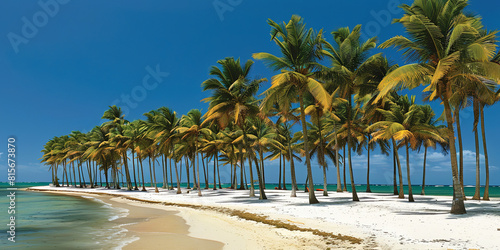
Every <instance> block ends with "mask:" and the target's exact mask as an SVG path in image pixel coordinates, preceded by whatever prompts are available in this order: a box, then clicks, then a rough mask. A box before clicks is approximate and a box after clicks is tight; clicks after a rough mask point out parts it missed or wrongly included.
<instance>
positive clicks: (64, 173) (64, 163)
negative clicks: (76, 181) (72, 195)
mask: <svg viewBox="0 0 500 250" xmlns="http://www.w3.org/2000/svg"><path fill="white" fill-rule="evenodd" d="M63 170H64V172H63V183H64V175H66V186H67V187H69V178H68V171H66V160H65V161H63Z"/></svg>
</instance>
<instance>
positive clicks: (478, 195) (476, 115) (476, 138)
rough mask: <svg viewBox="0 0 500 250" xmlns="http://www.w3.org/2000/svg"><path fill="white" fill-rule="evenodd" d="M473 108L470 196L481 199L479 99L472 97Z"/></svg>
mask: <svg viewBox="0 0 500 250" xmlns="http://www.w3.org/2000/svg"><path fill="white" fill-rule="evenodd" d="M473 107H474V108H473V109H474V129H473V130H474V142H475V146H476V191H475V192H474V196H473V197H472V199H473V200H480V199H481V193H480V190H481V183H480V175H479V170H480V158H479V157H480V156H481V155H480V152H479V133H478V131H477V124H478V122H479V101H478V100H477V98H475V97H474V100H473Z"/></svg>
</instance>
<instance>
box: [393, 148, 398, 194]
mask: <svg viewBox="0 0 500 250" xmlns="http://www.w3.org/2000/svg"><path fill="white" fill-rule="evenodd" d="M392 163H393V165H394V178H393V179H394V194H395V195H399V192H398V182H397V180H396V174H397V170H396V169H397V168H396V149H395V148H394V149H393V150H392Z"/></svg>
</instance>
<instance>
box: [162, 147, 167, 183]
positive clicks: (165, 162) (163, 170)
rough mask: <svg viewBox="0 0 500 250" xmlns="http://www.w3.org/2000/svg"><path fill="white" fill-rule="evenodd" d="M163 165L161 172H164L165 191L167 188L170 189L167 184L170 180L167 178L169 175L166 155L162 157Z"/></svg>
mask: <svg viewBox="0 0 500 250" xmlns="http://www.w3.org/2000/svg"><path fill="white" fill-rule="evenodd" d="M161 163H162V168H161V170H162V174H163V176H162V177H163V178H162V179H163V180H162V181H163V186H162V188H163V189H167V187H168V184H167V182H168V178H167V175H168V173H167V160H166V159H165V154H162V155H161Z"/></svg>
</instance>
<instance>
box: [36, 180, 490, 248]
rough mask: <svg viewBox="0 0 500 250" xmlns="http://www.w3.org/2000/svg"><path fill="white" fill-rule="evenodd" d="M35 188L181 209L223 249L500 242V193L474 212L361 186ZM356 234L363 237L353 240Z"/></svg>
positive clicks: (443, 200) (197, 233) (192, 231)
mask: <svg viewBox="0 0 500 250" xmlns="http://www.w3.org/2000/svg"><path fill="white" fill-rule="evenodd" d="M29 190H32V191H51V192H57V193H65V192H68V191H70V192H77V193H78V194H80V195H81V194H84V195H87V194H89V193H90V194H97V195H101V196H103V197H110V199H111V200H112V201H114V202H120V201H121V202H122V203H123V202H125V203H126V204H128V205H132V204H134V205H137V206H141V207H154V208H155V209H164V210H167V211H168V210H170V211H177V213H178V214H177V215H178V216H180V217H181V218H182V219H184V220H185V221H186V224H187V225H189V234H188V235H189V236H190V237H194V238H199V239H209V240H212V241H216V242H217V241H218V242H219V243H220V242H221V243H222V244H223V248H224V249H242V246H244V247H243V248H246V249H263V248H266V247H267V248H272V249H275V248H276V249H280V248H282V249H303V248H309V249H326V248H328V247H331V248H354V249H365V248H371V249H375V248H376V249H420V248H426V249H446V248H454V249H464V248H478V249H492V248H494V247H495V242H494V240H492V238H491V237H490V236H489V235H491V234H492V233H494V234H497V233H499V232H498V231H497V228H498V227H500V225H498V223H496V224H495V221H496V222H498V221H499V218H500V211H499V209H498V207H500V202H499V201H500V199H492V201H489V202H484V201H481V202H479V201H467V202H466V205H467V207H468V214H467V215H461V216H458V215H451V214H449V213H448V212H449V211H448V208H449V203H451V197H446V196H420V195H416V196H415V199H416V201H417V202H415V203H409V202H407V201H406V200H402V199H397V198H396V197H395V196H393V195H389V194H373V193H360V194H359V195H360V199H361V202H352V201H350V195H351V194H350V193H346V192H345V193H335V192H330V196H329V197H323V196H318V198H319V199H320V202H321V203H320V204H318V205H309V204H307V194H306V193H303V192H298V193H297V194H298V197H297V198H290V197H289V191H281V190H266V193H268V198H269V199H268V200H266V201H259V200H258V199H257V198H248V191H237V190H225V189H223V190H217V191H213V190H203V194H204V195H203V196H202V197H198V196H197V195H196V194H195V193H193V192H191V193H186V190H185V189H183V194H180V195H177V194H175V191H173V190H162V189H160V193H154V191H153V190H152V189H150V190H148V192H139V191H125V190H113V189H104V188H98V189H81V188H67V187H62V188H55V187H48V186H45V187H33V188H30V189H29ZM225 209H229V210H225ZM227 211H243V213H248V214H250V215H255V216H257V217H258V218H259V216H261V217H262V216H264V217H265V218H267V219H268V220H272V221H278V222H280V223H284V224H286V225H293V226H295V227H298V228H302V229H303V228H307V229H311V230H317V231H319V232H324V233H329V234H331V235H337V234H341V236H342V237H344V238H342V237H339V238H337V239H334V238H328V237H320V236H318V234H316V235H315V234H314V233H311V231H309V232H300V231H294V230H290V229H285V228H287V227H286V226H285V227H284V228H279V226H276V225H272V224H266V223H267V222H266V221H264V222H259V221H258V220H254V219H253V217H252V218H250V219H246V218H245V217H243V218H242V217H238V216H234V215H231V214H230V213H227ZM292 229H293V228H292ZM263 230H266V231H263ZM259 232H266V233H265V234H262V233H259ZM349 237H351V238H352V239H359V240H360V242H356V243H354V242H353V241H350V240H348V239H350V238H349ZM139 238H141V237H140V236H139ZM142 238H145V237H144V236H143V237H142ZM346 239H347V240H346ZM148 241H150V242H151V241H152V240H151V239H149V240H148ZM136 242H138V241H136ZM291 243H292V245H290V244H291ZM132 244H134V243H132ZM273 246H274V247H273ZM284 246H287V247H285V248H283V247H284ZM125 249H127V248H125Z"/></svg>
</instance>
